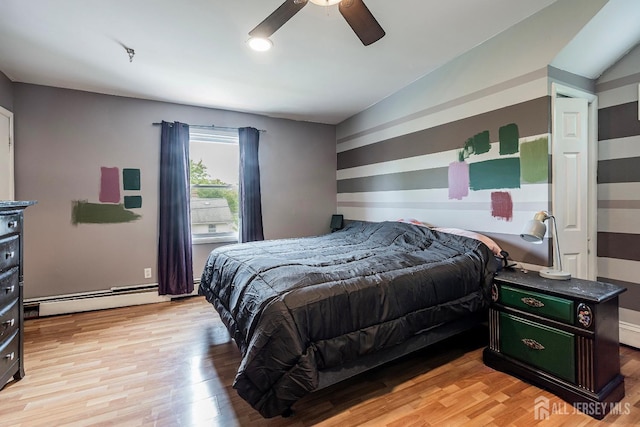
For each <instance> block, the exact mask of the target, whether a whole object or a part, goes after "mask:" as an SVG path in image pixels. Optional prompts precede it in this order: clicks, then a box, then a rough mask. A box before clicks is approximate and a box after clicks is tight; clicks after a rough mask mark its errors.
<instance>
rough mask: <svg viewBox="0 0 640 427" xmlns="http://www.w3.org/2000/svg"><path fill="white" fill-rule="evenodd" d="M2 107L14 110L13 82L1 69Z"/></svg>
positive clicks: (0, 94) (0, 101)
mask: <svg viewBox="0 0 640 427" xmlns="http://www.w3.org/2000/svg"><path fill="white" fill-rule="evenodd" d="M0 107H4V108H6V109H7V110H9V111H13V83H11V80H9V78H8V77H7V76H5V75H4V73H3V72H2V71H0Z"/></svg>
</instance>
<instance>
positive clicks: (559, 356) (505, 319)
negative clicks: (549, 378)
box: [500, 313, 576, 382]
mask: <svg viewBox="0 0 640 427" xmlns="http://www.w3.org/2000/svg"><path fill="white" fill-rule="evenodd" d="M500 335H501V337H502V339H501V341H500V351H501V352H502V353H504V354H506V355H508V356H511V357H513V358H515V359H518V360H520V361H522V362H524V363H527V364H530V365H533V366H536V367H538V368H540V369H542V370H544V371H547V372H549V373H551V374H554V375H556V376H558V377H560V378H563V379H565V380H567V381H571V382H574V381H575V376H576V374H575V336H574V335H573V334H570V333H568V332H564V331H561V330H559V329H555V328H552V327H549V326H545V325H541V324H539V323H535V322H530V321H528V320H525V319H522V318H519V317H517V316H512V315H510V314H506V313H500Z"/></svg>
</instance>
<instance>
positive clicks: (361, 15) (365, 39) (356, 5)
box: [338, 0, 385, 46]
mask: <svg viewBox="0 0 640 427" xmlns="http://www.w3.org/2000/svg"><path fill="white" fill-rule="evenodd" d="M338 10H340V13H341V14H342V16H344V19H345V20H346V21H347V23H348V24H349V26H351V29H352V30H353V32H355V33H356V35H357V36H358V38H360V41H362V44H364V45H365V46H369V45H370V44H371V43H375V42H377V41H378V40H380V39H381V38H382V37H384V35H385V32H384V30H383V29H382V27H381V26H380V24H379V23H378V21H376V18H374V17H373V15H372V14H371V12H370V11H369V8H368V7H367V6H366V5H365V4H364V3H363V2H362V0H342V1H341V2H340V5H339V6H338Z"/></svg>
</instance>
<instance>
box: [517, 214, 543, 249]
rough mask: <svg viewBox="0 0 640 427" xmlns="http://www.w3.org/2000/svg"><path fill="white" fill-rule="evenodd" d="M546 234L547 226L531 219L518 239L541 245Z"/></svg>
mask: <svg viewBox="0 0 640 427" xmlns="http://www.w3.org/2000/svg"><path fill="white" fill-rule="evenodd" d="M546 232H547V226H546V225H544V222H542V221H538V220H537V219H532V220H529V221H527V223H526V224H525V225H524V228H523V229H522V233H520V237H522V238H523V239H524V240H526V241H527V242H530V243H538V244H541V243H542V240H543V239H544V235H545V234H546Z"/></svg>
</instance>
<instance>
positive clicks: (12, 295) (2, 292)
mask: <svg viewBox="0 0 640 427" xmlns="http://www.w3.org/2000/svg"><path fill="white" fill-rule="evenodd" d="M18 273H19V271H18V267H14V268H12V269H11V270H7V271H4V272H2V274H0V310H1V307H4V306H5V304H7V303H8V302H9V301H13V300H14V299H18V296H20V289H19V288H18V286H20V282H19V281H18Z"/></svg>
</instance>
